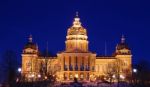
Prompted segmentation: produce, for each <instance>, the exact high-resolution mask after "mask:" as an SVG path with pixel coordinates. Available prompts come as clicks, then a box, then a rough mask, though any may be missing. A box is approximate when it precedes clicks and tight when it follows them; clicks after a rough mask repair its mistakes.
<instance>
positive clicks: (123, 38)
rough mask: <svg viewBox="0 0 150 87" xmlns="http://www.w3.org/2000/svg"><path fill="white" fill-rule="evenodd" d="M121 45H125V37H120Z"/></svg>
mask: <svg viewBox="0 0 150 87" xmlns="http://www.w3.org/2000/svg"><path fill="white" fill-rule="evenodd" d="M121 43H125V37H124V35H122V37H121Z"/></svg>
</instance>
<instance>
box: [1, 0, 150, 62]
mask: <svg viewBox="0 0 150 87" xmlns="http://www.w3.org/2000/svg"><path fill="white" fill-rule="evenodd" d="M149 4H150V2H148V0H147V1H145V0H1V1H0V55H2V54H3V53H4V52H5V51H6V50H8V49H11V50H14V51H15V52H17V55H18V60H20V59H21V52H22V49H23V46H24V45H25V43H26V42H27V38H28V36H29V35H30V34H32V36H33V39H34V42H35V43H38V45H39V48H40V50H41V51H42V50H44V49H45V48H46V42H47V41H48V42H49V51H51V52H52V53H54V54H56V53H57V52H59V51H62V50H64V49H65V37H66V33H67V29H68V28H69V27H70V26H71V25H72V22H73V18H74V17H75V12H76V11H78V12H79V17H80V18H81V22H82V25H83V26H84V27H85V28H86V29H87V31H88V37H89V42H90V43H89V44H90V45H89V47H90V50H91V51H93V52H96V53H97V54H98V55H104V52H105V51H104V48H105V42H106V43H107V50H108V55H111V54H112V53H113V52H114V51H115V47H116V44H117V43H119V42H120V38H121V35H122V34H124V35H125V37H126V41H127V43H128V45H129V46H130V48H131V49H132V54H133V60H134V61H135V62H137V61H140V60H141V59H146V60H148V61H149V58H150V55H149V49H150V38H149V37H150V5H149ZM0 58H1V60H3V59H2V57H0ZM20 62H21V61H20Z"/></svg>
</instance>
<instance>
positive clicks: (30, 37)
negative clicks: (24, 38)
mask: <svg viewBox="0 0 150 87" xmlns="http://www.w3.org/2000/svg"><path fill="white" fill-rule="evenodd" d="M29 42H30V43H32V35H31V34H30V36H29Z"/></svg>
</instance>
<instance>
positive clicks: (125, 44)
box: [116, 35, 129, 50]
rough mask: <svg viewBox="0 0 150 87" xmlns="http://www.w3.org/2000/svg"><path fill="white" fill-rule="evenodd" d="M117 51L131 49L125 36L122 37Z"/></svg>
mask: <svg viewBox="0 0 150 87" xmlns="http://www.w3.org/2000/svg"><path fill="white" fill-rule="evenodd" d="M116 49H117V50H121V49H129V47H128V44H127V43H126V42H125V37H124V35H122V37H121V42H120V43H119V44H117V47H116Z"/></svg>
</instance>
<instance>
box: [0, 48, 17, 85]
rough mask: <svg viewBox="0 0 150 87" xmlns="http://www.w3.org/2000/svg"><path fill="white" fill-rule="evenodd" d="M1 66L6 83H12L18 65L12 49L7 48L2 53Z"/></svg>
mask: <svg viewBox="0 0 150 87" xmlns="http://www.w3.org/2000/svg"><path fill="white" fill-rule="evenodd" d="M2 59H3V62H2V68H3V72H5V75H6V77H5V78H6V81H7V82H8V84H11V83H13V81H14V80H15V77H16V70H17V66H18V61H17V56H16V53H15V52H14V51H12V50H7V51H5V52H4V54H3V55H2Z"/></svg>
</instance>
